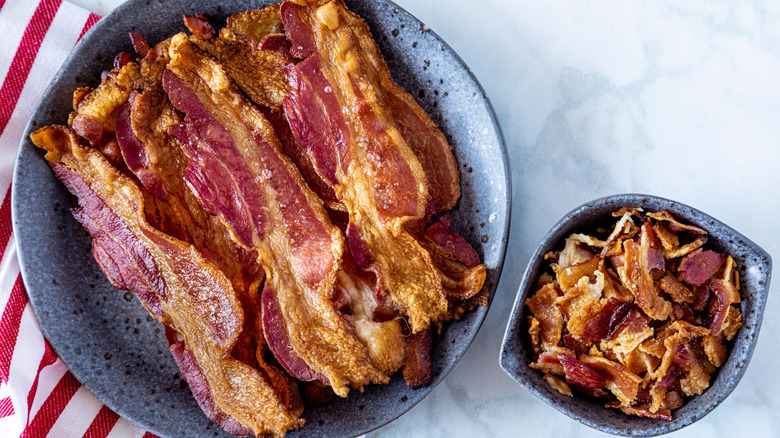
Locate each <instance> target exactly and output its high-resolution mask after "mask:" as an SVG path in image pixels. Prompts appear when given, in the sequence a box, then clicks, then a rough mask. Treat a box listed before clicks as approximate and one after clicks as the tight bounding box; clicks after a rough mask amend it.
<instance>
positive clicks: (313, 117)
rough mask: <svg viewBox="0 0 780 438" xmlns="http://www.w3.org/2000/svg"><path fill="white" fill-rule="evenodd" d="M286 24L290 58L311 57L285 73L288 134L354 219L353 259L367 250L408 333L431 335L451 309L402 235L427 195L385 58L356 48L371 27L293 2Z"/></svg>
mask: <svg viewBox="0 0 780 438" xmlns="http://www.w3.org/2000/svg"><path fill="white" fill-rule="evenodd" d="M281 15H282V20H283V22H284V24H285V31H286V33H287V36H288V38H289V39H290V40H291V41H292V43H293V44H292V49H291V51H292V53H293V55H294V56H298V57H306V59H305V60H304V61H302V62H300V63H298V64H296V65H291V66H288V67H287V74H288V80H289V82H290V86H291V90H290V93H289V94H288V95H287V97H286V98H285V105H284V107H285V113H286V115H287V119H288V121H289V122H290V125H291V128H292V131H293V133H294V134H295V137H296V139H297V140H298V141H299V142H300V144H301V145H303V146H304V147H306V148H307V150H308V151H309V154H310V156H311V157H312V161H313V162H314V164H315V166H316V168H317V170H318V172H319V174H320V176H321V178H322V179H323V180H324V181H326V182H327V183H329V184H330V185H331V186H332V187H333V188H334V190H335V192H336V195H337V197H338V198H339V200H340V201H341V202H342V203H343V204H344V206H345V207H346V210H347V211H348V213H349V216H350V222H351V223H350V227H352V232H350V230H348V232H347V239H348V242H349V246H350V250H353V248H358V247H360V248H363V249H366V250H367V253H368V254H369V255H370V262H371V265H370V269H371V270H372V271H374V272H375V273H376V274H377V277H378V279H379V281H380V284H381V285H382V288H383V289H384V290H385V291H386V292H387V294H388V296H389V297H390V299H391V300H392V302H393V304H394V305H395V306H397V307H398V308H399V309H400V310H401V311H402V312H403V313H404V314H406V315H408V317H409V322H410V323H411V326H412V330H413V331H414V332H417V331H420V330H426V329H427V328H428V327H429V326H430V324H431V322H435V321H440V320H443V319H444V318H445V316H446V314H447V306H448V302H447V299H446V295H445V293H444V291H443V290H442V285H441V278H440V275H439V274H438V273H437V271H436V269H435V267H434V266H433V263H432V261H431V257H430V255H429V253H428V252H427V251H426V250H425V249H424V248H422V247H421V246H420V244H419V243H418V242H417V241H416V240H415V239H414V238H413V237H412V236H411V235H410V234H409V233H408V232H407V231H405V230H404V227H403V226H404V224H405V223H406V222H408V221H410V220H416V219H419V218H421V217H422V216H423V214H424V212H425V207H426V202H427V197H428V186H427V180H426V177H425V173H424V170H423V168H422V166H421V165H420V162H419V160H418V159H417V158H416V157H415V155H414V151H413V150H412V149H411V148H410V146H409V144H408V143H407V142H406V141H405V140H404V138H403V137H402V135H401V134H400V133H399V131H398V129H397V128H396V127H395V125H394V118H393V115H392V113H391V112H390V110H389V109H388V108H389V105H388V97H387V89H386V87H385V83H384V82H383V79H382V77H381V76H382V74H383V73H382V72H381V71H380V70H378V69H377V67H376V65H377V64H376V62H375V59H373V58H381V54H380V53H379V51H378V49H377V48H376V45H375V44H373V42H371V44H368V42H367V41H365V40H364V39H361V38H360V36H359V35H360V32H361V31H358V30H355V26H358V25H362V26H365V24H364V23H362V21H359V22H358V21H355V18H354V15H352V14H351V13H350V12H349V11H347V10H346V8H345V7H344V5H343V3H341V2H329V3H325V4H322V5H320V4H315V3H306V2H300V3H299V4H293V3H290V2H287V3H283V4H282V9H281ZM358 20H359V19H358ZM343 59H347V60H348V61H347V62H341V61H339V62H336V60H343ZM349 60H352V61H349ZM352 255H353V257H355V261H356V262H358V264H359V265H361V267H363V268H366V267H369V266H365V265H364V264H362V263H363V262H367V261H368V260H367V259H366V258H365V257H361V256H360V255H356V254H355V252H354V251H353V253H352ZM408 278H415V281H414V282H410V281H408Z"/></svg>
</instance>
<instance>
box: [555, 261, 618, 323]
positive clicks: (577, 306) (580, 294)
mask: <svg viewBox="0 0 780 438" xmlns="http://www.w3.org/2000/svg"><path fill="white" fill-rule="evenodd" d="M603 289H604V275H603V274H602V273H601V271H597V272H596V281H595V282H594V283H590V282H589V281H588V277H583V278H581V279H580V281H579V282H578V283H577V284H576V285H575V286H573V287H571V288H570V289H569V290H568V291H567V292H566V294H565V295H563V296H562V297H559V298H557V299H556V305H557V306H559V307H560V309H561V312H562V313H563V315H564V317H565V318H566V319H567V321H568V322H567V329H568V330H569V332H570V333H571V334H572V335H574V336H577V337H581V336H582V333H583V332H584V331H585V328H586V327H587V325H588V321H590V319H591V318H593V317H594V316H596V315H597V314H598V313H599V312H600V311H601V309H602V308H603V307H604V305H606V303H607V300H606V299H604V298H602V297H601V293H602V290H603Z"/></svg>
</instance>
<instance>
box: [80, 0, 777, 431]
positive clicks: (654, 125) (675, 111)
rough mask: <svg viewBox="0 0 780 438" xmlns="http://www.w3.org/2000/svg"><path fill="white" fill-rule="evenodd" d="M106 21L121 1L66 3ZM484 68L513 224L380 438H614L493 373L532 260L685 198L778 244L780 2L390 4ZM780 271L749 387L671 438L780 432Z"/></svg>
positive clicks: (410, 0)
mask: <svg viewBox="0 0 780 438" xmlns="http://www.w3.org/2000/svg"><path fill="white" fill-rule="evenodd" d="M72 1H73V2H74V3H76V4H79V5H82V6H84V7H86V8H87V9H90V10H92V11H94V12H96V13H99V14H106V13H108V11H110V10H111V9H112V8H113V7H115V6H116V5H118V4H119V3H121V2H122V0H72ZM396 3H398V4H399V5H400V6H402V7H403V8H405V9H407V10H408V11H409V12H411V13H412V14H413V15H415V16H416V17H417V18H419V19H420V20H421V21H423V22H424V23H426V24H427V25H428V26H429V27H430V28H431V29H432V30H433V31H435V32H436V33H437V34H439V35H440V36H441V37H442V38H443V39H444V40H445V41H447V42H448V43H449V44H450V45H451V46H452V48H453V49H454V50H455V51H456V52H457V53H458V54H460V56H461V57H462V58H463V59H464V60H465V62H466V63H467V64H468V65H469V66H470V68H471V69H472V70H473V72H474V73H475V75H476V76H477V78H479V80H480V82H481V83H482V85H483V86H484V88H485V90H486V92H487V95H488V96H489V98H490V99H491V101H492V103H493V105H494V107H495V110H496V113H497V114H498V119H499V121H500V123H501V126H502V128H503V132H504V135H505V138H506V143H507V148H508V149H509V155H510V162H511V165H512V185H513V187H512V191H513V197H514V199H513V208H512V227H511V235H510V240H509V250H508V253H507V259H506V263H505V265H504V271H503V275H502V277H501V282H500V284H499V287H498V291H497V294H496V297H495V300H494V302H493V306H492V308H491V310H490V312H489V314H488V316H487V320H486V321H485V324H484V326H483V327H482V329H481V331H480V333H479V335H478V336H477V339H476V341H475V342H474V344H472V346H471V347H470V348H469V350H468V351H467V352H466V354H465V355H464V357H463V359H462V360H461V361H460V363H459V364H458V366H457V367H455V369H454V370H453V371H452V372H451V373H450V374H449V376H448V377H447V378H446V379H445V380H444V382H443V383H442V384H441V385H440V386H439V387H438V388H436V390H435V391H433V393H432V394H431V395H429V396H428V397H427V398H426V399H425V400H423V401H422V402H421V403H420V404H419V405H417V406H416V407H414V408H413V409H412V410H411V411H409V412H408V413H407V414H406V415H404V416H403V417H401V418H400V419H398V420H396V421H395V422H393V423H391V424H389V425H387V426H385V427H383V428H382V429H379V430H378V431H376V432H374V433H371V434H369V436H370V437H395V436H398V437H410V436H414V437H416V436H421V437H422V436H425V437H454V436H458V437H482V436H521V435H522V436H529V437H535V438H543V437H557V438H564V437H589V436H604V434H602V433H600V432H596V431H595V430H592V429H590V428H588V427H586V426H583V425H581V424H579V423H577V422H575V421H573V420H571V419H569V418H568V417H566V416H564V415H563V414H561V413H559V412H558V411H556V410H555V409H553V408H552V407H550V406H548V405H547V404H546V403H544V402H542V401H541V400H539V399H537V398H536V397H535V396H533V395H531V394H530V393H529V392H527V391H526V390H525V389H523V388H522V387H521V386H520V385H519V384H517V383H515V382H514V381H513V380H511V379H510V378H509V377H507V376H506V375H505V374H504V373H503V372H502V371H501V369H500V368H499V366H498V353H499V349H500V345H501V340H502V337H503V333H504V328H505V325H506V323H507V319H508V315H509V312H510V309H511V305H512V303H513V301H514V298H515V292H516V291H517V288H518V286H519V283H520V279H521V276H522V274H523V271H524V269H525V266H526V264H527V262H528V259H529V257H530V255H531V253H532V252H533V251H534V249H535V247H536V245H537V243H538V242H539V240H541V238H542V237H543V235H544V234H545V233H546V232H547V230H548V229H549V228H550V227H551V226H552V225H553V224H554V223H555V222H556V221H557V220H558V219H559V218H560V217H561V216H563V215H564V214H565V213H567V212H568V211H569V210H571V209H572V208H574V207H576V206H578V205H580V204H582V203H584V202H587V201H590V200H592V199H595V198H598V197H601V196H605V195H610V194H616V193H625V192H638V193H648V194H654V195H658V196H662V197H666V198H671V199H675V200H677V201H679V202H682V203H685V204H688V205H690V206H693V207H695V208H697V209H700V210H702V211H704V212H706V213H708V214H710V215H712V216H715V217H717V218H719V219H720V220H722V221H724V222H725V223H727V224H728V225H730V226H732V227H733V228H735V229H737V230H738V231H740V232H741V233H743V234H744V235H745V236H747V237H748V238H750V239H751V240H753V241H755V242H756V243H758V244H759V245H761V246H763V247H764V249H766V250H767V251H768V252H769V253H770V254H772V255H776V254H780V239H779V238H778V237H777V236H778V225H776V224H775V220H777V219H778V218H779V217H780V3H779V2H775V1H769V0H764V1H761V0H758V1H754V2H737V1H733V2H711V1H704V0H697V1H687V2H678V1H673V0H666V1H637V0H626V1H619V2H604V1H579V0H566V1H557V2H540V1H528V0H522V1H518V0H482V1H479V2H474V1H466V0H448V1H445V0H396ZM779 288H780V281H779V280H776V281H775V282H774V284H773V285H772V290H771V291H770V296H769V301H768V304H767V309H766V313H765V318H764V322H763V329H762V330H761V336H760V339H759V342H758V346H757V347H756V350H755V353H754V355H753V360H752V362H751V363H750V366H749V368H748V370H747V372H746V374H745V376H744V377H743V379H742V382H741V383H740V385H739V386H738V387H737V389H736V390H735V391H734V392H733V393H732V394H731V396H730V397H729V398H728V399H726V401H725V402H724V403H722V404H721V405H720V406H719V407H718V408H716V409H715V410H714V411H713V412H712V413H711V414H709V415H708V416H707V417H705V418H704V419H702V420H700V421H699V422H697V423H695V424H693V425H691V426H689V427H687V428H685V429H682V430H680V431H678V432H675V433H672V434H670V436H674V437H696V438H699V437H704V436H706V437H729V438H733V437H742V436H749V437H755V438H758V437H778V436H780V415H778V412H780V379H778V378H777V375H776V374H775V372H776V370H777V366H778V362H780V350H779V349H778V348H777V347H776V346H774V345H773V343H772V341H773V339H777V338H778V337H780V319H778V320H775V319H774V314H775V312H779V311H780V301H778V297H777V295H778V293H780V290H778V289H779Z"/></svg>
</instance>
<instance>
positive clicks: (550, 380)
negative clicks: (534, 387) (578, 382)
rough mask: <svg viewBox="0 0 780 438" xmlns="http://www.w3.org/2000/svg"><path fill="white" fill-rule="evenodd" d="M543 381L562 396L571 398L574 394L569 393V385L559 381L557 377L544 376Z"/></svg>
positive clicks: (561, 380)
mask: <svg viewBox="0 0 780 438" xmlns="http://www.w3.org/2000/svg"><path fill="white" fill-rule="evenodd" d="M544 380H545V381H546V382H547V384H548V385H550V387H551V388H552V389H554V390H556V391H558V392H560V393H561V394H563V395H568V396H569V397H573V396H574V394H572V393H571V388H569V385H567V384H566V382H565V381H564V380H563V379H561V378H560V377H558V376H553V375H550V374H545V375H544Z"/></svg>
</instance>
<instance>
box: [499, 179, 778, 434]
mask: <svg viewBox="0 0 780 438" xmlns="http://www.w3.org/2000/svg"><path fill="white" fill-rule="evenodd" d="M624 206H632V207H642V208H643V209H644V210H645V211H661V210H668V211H669V212H671V213H672V214H673V215H674V217H675V218H677V219H678V220H680V221H681V222H683V223H688V224H693V225H697V226H699V227H702V228H704V229H706V230H707V231H708V232H709V240H708V241H707V244H706V247H707V248H710V249H713V250H715V251H719V252H723V253H728V254H731V256H732V257H733V258H734V260H735V261H736V262H737V265H738V266H739V274H740V286H741V290H740V294H741V297H742V303H741V311H742V318H743V320H742V323H743V326H742V329H741V330H740V331H739V333H738V334H737V336H736V337H735V338H734V339H733V340H732V341H731V345H729V346H728V347H729V357H728V360H727V361H726V363H725V364H723V366H722V367H720V369H719V370H718V371H716V373H715V374H714V375H713V379H712V381H711V383H710V386H709V388H707V390H705V391H704V393H702V394H700V395H698V396H695V397H693V398H691V399H688V400H687V401H686V403H685V404H684V405H683V406H682V407H681V408H680V409H677V410H674V411H672V421H668V422H667V421H662V420H654V419H648V418H640V417H634V416H629V415H626V414H624V413H622V412H620V411H618V410H615V409H607V408H605V407H604V402H600V401H594V400H591V399H588V398H585V397H584V396H581V395H577V394H575V396H574V397H568V396H565V395H563V394H560V393H558V392H557V391H556V390H554V389H552V388H551V387H550V386H549V385H548V384H547V382H546V381H545V380H544V379H543V378H542V373H541V372H539V371H536V370H534V369H531V368H530V367H529V366H528V364H530V363H531V362H532V361H533V349H532V347H531V343H530V339H529V336H528V331H527V329H528V326H527V323H526V322H525V321H526V311H527V308H526V307H525V306H524V305H523V303H524V302H525V299H526V298H527V297H528V295H529V294H531V293H533V292H534V291H535V290H534V289H535V285H536V280H537V279H538V277H539V274H540V273H541V272H543V270H544V268H545V265H546V263H545V261H544V260H543V257H544V254H546V253H547V252H549V251H552V250H560V249H562V248H563V242H564V240H565V238H566V237H567V236H568V235H569V234H571V233H575V232H588V231H591V230H594V229H595V228H596V227H598V226H600V225H605V224H608V223H609V221H610V219H612V218H611V215H610V214H611V213H612V212H613V211H616V210H618V209H620V208H621V207H624ZM771 275H772V258H771V257H770V256H769V254H767V252H766V251H764V250H763V249H762V248H761V247H759V246H758V245H756V244H755V243H753V242H752V241H750V240H749V239H747V238H746V237H745V236H743V235H742V234H740V233H738V232H737V231H735V230H734V229H732V228H731V227H729V226H728V225H726V224H724V223H722V222H720V221H718V220H717V219H715V218H713V217H711V216H708V215H706V214H704V213H702V212H701V211H699V210H696V209H694V208H691V207H689V206H687V205H683V204H680V203H678V202H675V201H671V200H668V199H663V198H658V197H655V196H649V195H640V194H622V195H614V196H608V197H605V198H601V199H597V200H595V201H592V202H588V203H587V204H584V205H582V206H580V207H577V208H576V209H574V210H572V211H571V212H570V213H569V214H567V215H566V216H564V217H563V219H561V220H560V221H559V222H558V223H557V224H555V226H554V227H553V228H552V229H551V230H550V232H549V233H547V235H546V236H545V237H544V239H543V240H542V242H541V243H540V244H539V247H538V248H537V249H536V252H535V253H534V255H533V256H531V260H530V262H529V263H528V267H527V268H526V271H525V274H524V275H523V281H522V283H521V285H520V290H519V291H518V292H517V298H516V299H515V305H514V308H513V310H512V314H511V317H510V319H509V323H508V325H507V329H506V333H505V335H504V342H503V345H502V348H501V357H500V364H501V368H503V369H504V371H505V372H506V373H507V374H508V375H509V376H510V377H512V378H513V379H515V380H517V381H518V382H520V383H521V384H522V385H523V386H524V387H525V388H526V389H527V390H529V391H530V392H531V393H533V394H535V395H536V396H537V397H539V398H541V399H542V400H544V401H545V402H547V403H549V404H550V405H551V406H553V407H554V408H555V409H558V410H559V411H561V412H563V413H564V414H566V415H568V416H569V417H571V418H573V419H574V420H576V421H579V422H581V423H583V424H585V425H587V426H590V427H592V428H594V429H598V430H600V431H602V432H607V433H611V434H614V435H623V436H656V435H662V434H665V433H669V432H672V431H675V430H678V429H681V428H683V427H685V426H688V425H689V424H692V423H693V422H695V421H697V420H699V419H701V418H702V417H704V416H705V415H707V414H708V413H710V412H711V411H712V410H713V409H715V407H716V406H718V404H720V402H722V401H723V400H724V399H725V398H726V397H727V396H728V395H729V394H730V393H731V392H732V391H733V390H734V388H736V386H737V383H739V380H740V379H741V378H742V375H743V374H745V370H746V369H747V366H748V363H749V362H750V358H751V356H752V355H753V350H754V349H755V346H756V342H757V341H758V332H759V329H760V328H761V319H762V317H763V314H764V307H765V305H766V299H767V294H768V292H769V280H770V278H771Z"/></svg>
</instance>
